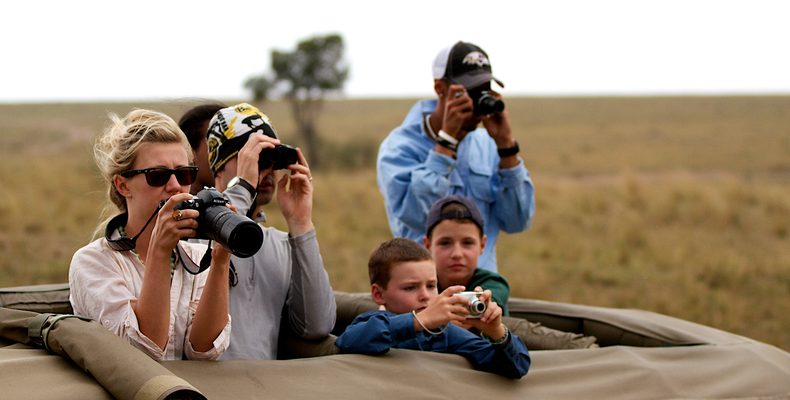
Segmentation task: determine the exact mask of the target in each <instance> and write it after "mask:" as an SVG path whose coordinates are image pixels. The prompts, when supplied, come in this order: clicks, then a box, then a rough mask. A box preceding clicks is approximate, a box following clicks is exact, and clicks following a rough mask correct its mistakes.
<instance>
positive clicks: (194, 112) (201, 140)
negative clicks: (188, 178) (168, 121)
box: [178, 103, 225, 194]
mask: <svg viewBox="0 0 790 400" xmlns="http://www.w3.org/2000/svg"><path fill="white" fill-rule="evenodd" d="M223 108H225V105H223V104H220V103H206V104H200V105H197V106H195V107H192V108H190V109H189V110H187V112H185V113H184V115H182V116H181V119H180V120H178V127H179V128H181V130H182V131H183V132H184V134H185V135H186V136H187V140H188V141H189V145H190V146H191V147H192V153H193V154H194V155H195V165H197V167H198V175H197V179H195V182H192V186H191V187H190V189H189V191H190V193H192V194H196V193H197V192H199V191H200V190H201V189H203V188H204V187H206V186H209V187H214V175H213V174H212V173H211V168H209V166H208V146H207V144H206V135H207V134H208V123H209V122H210V121H211V118H213V117H214V114H215V113H216V112H217V111H219V110H221V109H223Z"/></svg>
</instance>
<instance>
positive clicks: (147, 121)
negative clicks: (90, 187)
mask: <svg viewBox="0 0 790 400" xmlns="http://www.w3.org/2000/svg"><path fill="white" fill-rule="evenodd" d="M111 119H112V123H111V125H110V126H109V127H108V128H107V129H106V131H105V132H104V134H103V135H102V136H101V137H100V138H99V140H98V141H97V142H96V145H95V147H94V154H95V158H96V164H97V165H98V167H99V170H100V171H101V175H102V177H103V178H104V180H105V181H106V183H107V190H108V195H109V200H110V202H111V203H112V205H113V206H114V207H115V208H117V209H118V211H119V212H120V214H118V215H117V216H115V217H113V218H112V219H110V220H109V221H107V222H106V223H103V224H102V225H101V226H100V227H99V229H98V231H102V230H103V231H104V236H103V237H101V238H99V239H97V240H95V241H93V242H91V243H90V244H88V245H87V246H85V247H83V248H81V249H79V250H78V251H77V252H76V253H75V254H74V257H73V258H72V260H71V267H70V269H69V285H70V287H71V295H70V300H71V304H72V306H73V308H74V312H75V313H76V314H78V315H82V316H86V317H89V318H92V319H94V320H96V321H97V322H99V323H100V324H102V325H103V326H104V327H105V328H107V329H109V330H110V331H112V332H113V333H115V334H116V335H118V336H120V337H122V338H124V339H126V340H127V341H128V342H129V343H130V344H132V345H133V346H135V347H137V348H139V349H140V350H142V351H143V352H145V353H146V354H148V355H149V356H151V357H152V358H154V359H156V360H174V359H184V358H186V359H199V360H205V359H212V360H213V359H218V358H219V357H220V356H221V355H222V354H223V353H224V351H225V349H227V347H228V345H229V341H230V316H229V315H228V270H229V264H230V253H229V251H227V250H226V249H224V248H223V247H222V246H220V245H219V244H214V246H213V250H212V251H211V254H210V256H211V259H212V261H211V267H210V268H209V269H208V271H204V272H202V273H199V274H196V275H193V274H191V273H189V272H187V271H185V267H184V266H185V265H187V264H189V265H192V266H194V265H196V264H197V263H199V261H200V260H201V259H202V258H203V257H204V255H205V253H206V251H207V250H206V246H205V245H201V244H194V243H189V242H186V241H183V240H180V239H182V238H184V237H193V236H195V233H196V232H195V229H196V228H197V226H198V222H197V220H196V218H197V217H198V216H199V211H197V210H192V209H185V210H177V209H176V205H178V204H179V203H181V202H182V201H184V200H187V199H190V198H191V195H190V194H189V187H190V184H191V183H192V182H193V181H194V180H195V176H196V174H197V167H195V166H193V165H192V151H191V148H190V146H189V143H188V142H187V138H186V136H185V135H184V133H183V132H182V131H181V130H180V129H179V127H178V125H177V124H176V123H175V122H174V121H173V120H172V119H171V118H170V117H168V116H166V115H164V114H161V113H159V112H155V111H148V110H134V111H132V112H130V113H129V114H128V115H126V116H125V117H123V118H118V117H117V116H114V115H113V116H111ZM105 224H106V226H105ZM103 227H104V228H105V229H102V228H103Z"/></svg>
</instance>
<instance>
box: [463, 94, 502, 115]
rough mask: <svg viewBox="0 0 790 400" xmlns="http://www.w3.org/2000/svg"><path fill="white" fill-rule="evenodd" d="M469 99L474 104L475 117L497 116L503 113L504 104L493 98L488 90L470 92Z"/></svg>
mask: <svg viewBox="0 0 790 400" xmlns="http://www.w3.org/2000/svg"><path fill="white" fill-rule="evenodd" d="M469 97H471V98H472V102H473V103H474V110H473V113H474V114H475V115H488V114H499V113H501V112H502V111H505V102H504V101H502V100H500V99H498V98H496V97H494V96H493V95H492V94H491V93H490V92H489V91H488V90H483V91H479V92H470V93H469Z"/></svg>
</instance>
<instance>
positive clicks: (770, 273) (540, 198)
mask: <svg viewBox="0 0 790 400" xmlns="http://www.w3.org/2000/svg"><path fill="white" fill-rule="evenodd" d="M506 100H507V107H508V110H509V113H510V115H511V119H512V125H513V129H514V132H515V134H516V137H517V139H518V140H519V143H520V144H521V148H522V150H523V151H522V154H521V155H522V156H523V157H524V159H525V161H526V165H527V167H528V168H529V170H530V173H531V175H532V177H533V180H534V182H535V186H536V194H537V212H536V215H535V219H534V222H533V225H532V227H531V228H530V229H529V230H528V231H525V232H523V233H520V234H515V235H502V236H500V244H499V247H498V258H499V265H500V271H501V272H502V273H503V274H504V275H506V276H507V278H508V279H509V280H510V283H511V288H512V293H513V295H514V296H520V297H530V298H539V299H546V300H554V301H567V302H574V303H583V304H593V305H600V306H608V307H633V308H641V309H647V310H652V311H656V312H660V313H665V314H668V315H672V316H675V317H679V318H684V319H688V320H692V321H696V322H699V323H703V324H708V325H711V326H715V327H718V328H722V329H725V330H729V331H733V332H736V333H739V334H743V335H745V336H749V337H752V338H755V339H758V340H762V341H765V342H768V343H772V344H775V345H777V346H780V347H782V348H784V349H790V308H789V306H788V295H790V272H788V271H790V250H789V249H790V237H789V235H790V232H788V230H790V185H788V183H790V158H788V154H790V98H789V97H779V96H777V97H732V98H725V97H719V98H716V97H676V98H516V99H513V98H508V99H506ZM194 103H195V101H194V100H191V99H186V100H179V101H169V102H166V103H149V104H51V105H3V106H0V187H2V188H3V189H2V196H0V252H1V253H2V255H3V256H2V257H0V271H2V274H0V286H12V285H28V284H37V283H48V282H63V281H66V280H67V271H68V264H69V261H70V259H71V255H72V254H73V252H74V251H75V250H76V249H77V248H79V247H80V246H83V245H84V244H85V243H87V242H88V241H89V240H91V235H92V233H93V230H94V228H95V226H96V224H97V223H98V222H99V221H100V218H101V211H102V206H103V204H104V199H105V194H104V190H105V189H104V187H103V186H102V184H101V182H100V179H99V176H98V171H97V170H96V167H95V166H94V163H93V160H92V156H91V144H92V141H93V140H94V138H95V137H96V136H97V135H98V134H99V132H100V131H101V129H102V127H103V126H104V125H105V124H106V122H107V118H106V114H107V112H108V111H114V112H117V113H119V114H125V113H126V112H128V111H129V110H130V109H131V108H133V107H147V108H153V109H157V110H161V111H164V112H167V113H169V114H170V115H172V116H173V117H174V118H176V119H177V118H178V117H179V116H180V115H181V113H183V111H184V110H186V109H187V108H188V107H189V106H191V105H192V104H194ZM227 103H228V104H232V103H234V102H233V101H228V102H227ZM411 103H412V100H348V101H330V102H328V103H326V105H325V107H324V112H323V113H322V114H321V117H320V119H319V131H320V134H321V137H322V141H323V145H322V147H321V149H320V151H321V152H322V154H321V155H320V156H321V159H322V160H324V164H323V165H322V166H318V167H316V168H315V171H314V176H315V180H314V183H315V193H316V194H315V205H314V222H315V225H316V227H317V229H318V236H319V241H320V245H321V251H322V255H323V257H324V260H325V264H326V267H327V270H328V272H329V275H330V279H331V281H332V284H333V286H334V287H335V288H336V289H338V290H346V291H366V290H367V289H368V284H367V275H366V274H367V272H366V263H367V257H368V255H369V253H370V251H371V250H372V249H373V248H374V247H375V246H376V245H377V244H379V243H380V242H381V241H383V240H386V239H388V238H389V237H390V232H389V228H388V226H387V223H386V215H385V212H384V207H383V203H382V199H381V196H380V194H379V193H378V189H377V187H376V178H375V164H374V161H375V153H376V150H377V146H378V143H380V142H381V140H382V139H383V138H384V137H385V136H386V134H387V133H388V132H389V130H390V129H391V128H392V127H393V126H395V125H397V124H399V123H400V122H401V121H402V119H403V116H404V114H405V113H406V111H407V109H408V107H410V105H411ZM262 108H263V110H264V112H266V113H267V114H268V115H269V116H270V117H271V118H272V120H273V122H274V126H275V129H277V130H278V132H280V134H281V136H282V138H283V141H285V142H288V143H294V144H297V145H299V144H301V143H300V141H299V138H298V137H297V135H296V134H295V132H294V126H295V125H294V124H293V123H292V121H290V115H289V113H288V107H287V105H286V104H283V103H280V102H273V103H267V104H264V105H263V107H262ZM42 110H46V113H44V112H42ZM307 156H308V159H309V157H310V155H309V154H308V155H307ZM267 214H268V215H269V222H268V223H269V224H272V225H274V226H277V227H279V228H281V229H285V227H286V225H285V223H284V221H283V219H282V217H281V216H280V214H279V211H278V210H277V206H276V204H273V205H270V206H269V207H268V210H267Z"/></svg>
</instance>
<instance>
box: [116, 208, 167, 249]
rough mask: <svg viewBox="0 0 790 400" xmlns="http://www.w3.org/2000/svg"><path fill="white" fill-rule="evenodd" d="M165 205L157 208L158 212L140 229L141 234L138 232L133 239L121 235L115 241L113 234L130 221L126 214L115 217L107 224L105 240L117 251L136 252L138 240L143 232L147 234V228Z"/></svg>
mask: <svg viewBox="0 0 790 400" xmlns="http://www.w3.org/2000/svg"><path fill="white" fill-rule="evenodd" d="M164 205H165V203H164V202H161V203H159V206H158V207H156V210H154V212H153V214H151V216H150V217H148V221H145V225H143V228H142V229H140V232H137V234H136V235H134V236H133V237H127V236H124V235H121V234H120V233H119V236H120V237H118V238H115V239H113V238H112V236H113V234H114V233H115V232H119V228H121V227H123V226H124V225H126V222H127V221H128V220H129V213H126V212H125V213H121V214H118V215H116V216H115V217H113V218H112V219H111V220H110V221H109V222H107V228H106V229H105V230H104V239H106V240H107V245H108V246H110V248H111V249H113V250H115V251H129V250H134V248H135V247H136V246H137V238H138V237H140V235H141V234H142V233H143V232H145V228H147V227H148V224H150V223H151V221H153V220H154V217H155V216H156V214H157V213H159V210H161V209H162V206H164Z"/></svg>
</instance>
